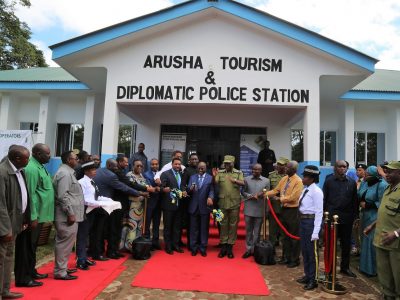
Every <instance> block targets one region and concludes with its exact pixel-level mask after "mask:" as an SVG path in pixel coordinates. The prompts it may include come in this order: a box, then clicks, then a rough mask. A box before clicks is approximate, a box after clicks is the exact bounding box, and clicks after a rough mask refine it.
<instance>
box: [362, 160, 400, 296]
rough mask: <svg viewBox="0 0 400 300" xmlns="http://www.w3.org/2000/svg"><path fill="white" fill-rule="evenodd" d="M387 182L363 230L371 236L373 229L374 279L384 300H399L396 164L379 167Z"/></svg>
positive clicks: (399, 179) (399, 181)
mask: <svg viewBox="0 0 400 300" xmlns="http://www.w3.org/2000/svg"><path fill="white" fill-rule="evenodd" d="M382 168H383V170H384V171H385V174H386V180H387V182H388V183H389V185H388V187H387V188H386V190H385V193H384V194H383V197H382V200H381V204H380V205H379V208H378V218H377V220H376V222H375V223H373V224H371V225H369V226H367V227H366V228H365V229H364V234H365V235H368V234H372V233H371V231H372V229H373V228H374V227H375V226H376V229H375V236H374V246H375V248H376V263H377V271H378V280H379V283H380V284H381V286H382V290H383V295H384V299H393V300H395V299H400V162H399V161H392V162H389V164H387V165H384V166H382Z"/></svg>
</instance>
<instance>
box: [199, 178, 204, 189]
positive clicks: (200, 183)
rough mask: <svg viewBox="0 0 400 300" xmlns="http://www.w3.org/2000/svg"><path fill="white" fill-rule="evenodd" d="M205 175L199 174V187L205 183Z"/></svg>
mask: <svg viewBox="0 0 400 300" xmlns="http://www.w3.org/2000/svg"><path fill="white" fill-rule="evenodd" d="M203 179H204V177H203V176H199V189H200V188H201V186H202V185H203Z"/></svg>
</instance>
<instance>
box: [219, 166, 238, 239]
mask: <svg viewBox="0 0 400 300" xmlns="http://www.w3.org/2000/svg"><path fill="white" fill-rule="evenodd" d="M227 177H231V178H232V179H236V180H244V177H243V173H242V171H240V170H236V169H233V170H232V172H229V173H228V172H226V170H219V171H218V174H217V175H216V176H215V182H216V183H217V184H218V187H219V194H218V197H219V201H218V206H219V208H220V209H221V211H222V213H223V214H224V218H223V220H222V221H221V223H220V225H221V231H220V241H221V244H229V245H234V244H235V241H236V238H237V227H238V223H239V212H240V200H241V198H240V186H239V185H237V184H235V183H233V182H231V181H230V180H229V178H227Z"/></svg>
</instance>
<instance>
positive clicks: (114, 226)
mask: <svg viewBox="0 0 400 300" xmlns="http://www.w3.org/2000/svg"><path fill="white" fill-rule="evenodd" d="M117 171H118V164H117V162H116V161H115V160H114V159H112V158H109V159H108V160H107V162H106V167H105V168H100V169H98V170H97V173H96V176H95V177H94V178H93V180H94V181H95V182H96V184H97V186H98V188H99V191H100V195H101V196H104V197H108V198H111V199H113V200H116V199H114V193H115V191H116V190H118V191H120V192H123V193H125V194H128V195H132V196H141V195H142V192H139V191H137V190H135V189H133V188H131V187H129V186H127V185H126V184H124V183H122V182H121V181H120V180H119V179H118V176H117V175H116V174H115V173H116V172H117ZM120 212H121V210H118V209H116V210H114V211H113V212H112V213H111V215H110V216H109V219H108V223H109V225H110V226H109V232H108V239H107V242H108V244H107V257H108V258H112V259H118V258H120V257H122V254H120V253H119V251H118V250H119V242H120V240H121V226H122V225H120V224H118V222H121V218H120V215H121V213H120ZM96 230H100V229H99V228H96ZM101 255H102V254H101V253H99V256H97V255H96V256H93V259H95V260H105V259H106V258H105V257H103V256H101Z"/></svg>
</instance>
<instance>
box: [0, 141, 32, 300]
mask: <svg viewBox="0 0 400 300" xmlns="http://www.w3.org/2000/svg"><path fill="white" fill-rule="evenodd" d="M28 162H29V150H28V149H26V148H25V147H23V146H13V147H11V148H10V150H9V151H8V157H7V158H6V159H5V160H4V161H3V162H2V163H0V299H1V298H3V299H16V298H21V297H23V294H21V293H14V292H11V291H10V282H11V270H12V269H11V268H12V259H13V252H14V245H15V239H16V237H17V235H18V234H20V233H21V231H23V230H26V229H27V228H28V225H29V223H30V209H29V196H28V195H29V194H28V190H27V188H26V181H25V176H24V171H23V168H25V167H26V165H27V164H28Z"/></svg>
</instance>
